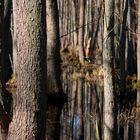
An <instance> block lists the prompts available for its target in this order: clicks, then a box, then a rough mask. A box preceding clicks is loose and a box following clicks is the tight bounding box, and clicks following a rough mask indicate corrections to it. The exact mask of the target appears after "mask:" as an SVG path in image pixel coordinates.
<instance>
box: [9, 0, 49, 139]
mask: <svg viewBox="0 0 140 140" xmlns="http://www.w3.org/2000/svg"><path fill="white" fill-rule="evenodd" d="M44 5H45V1H43V0H34V1H28V0H24V1H21V0H16V1H13V12H14V22H15V23H16V24H14V25H15V26H14V34H15V36H16V47H17V92H16V93H15V94H14V95H13V119H12V122H11V123H10V126H9V132H8V139H7V140H21V139H22V140H39V139H40V138H41V139H42V140H45V128H46V61H45V60H46V31H45V28H46V23H45V18H46V16H45V13H46V11H45V10H46V9H45V6H44Z"/></svg>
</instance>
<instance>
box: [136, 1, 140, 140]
mask: <svg viewBox="0 0 140 140" xmlns="http://www.w3.org/2000/svg"><path fill="white" fill-rule="evenodd" d="M139 12H140V2H139V1H138V43H137V80H138V81H140V36H139V33H140V14H139ZM137 107H138V108H139V107H140V89H138V91H137ZM139 138H140V122H139V121H138V120H137V122H136V140H138V139H139Z"/></svg>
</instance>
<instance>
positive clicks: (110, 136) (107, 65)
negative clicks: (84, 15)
mask: <svg viewBox="0 0 140 140" xmlns="http://www.w3.org/2000/svg"><path fill="white" fill-rule="evenodd" d="M104 7H105V15H104V39H105V40H104V48H103V68H104V114H103V115H104V124H103V129H104V132H103V138H104V140H114V139H115V133H116V131H115V119H116V114H115V100H114V96H115V90H114V79H113V78H114V77H113V49H114V1H113V0H105V5H104Z"/></svg>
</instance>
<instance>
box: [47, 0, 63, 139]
mask: <svg viewBox="0 0 140 140" xmlns="http://www.w3.org/2000/svg"><path fill="white" fill-rule="evenodd" d="M46 11H47V12H46V17H47V19H46V21H47V88H48V105H47V125H46V127H47V129H46V130H47V131H46V139H47V140H59V139H60V138H59V137H60V115H61V109H62V107H63V104H64V94H63V91H62V85H61V80H60V74H61V69H60V61H61V60H60V40H59V18H58V7H57V0H46Z"/></svg>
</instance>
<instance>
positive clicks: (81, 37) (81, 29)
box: [78, 0, 85, 64]
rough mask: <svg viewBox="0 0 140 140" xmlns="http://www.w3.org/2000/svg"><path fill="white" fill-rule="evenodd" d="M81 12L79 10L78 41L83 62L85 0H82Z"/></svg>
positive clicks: (80, 57) (81, 61)
mask: <svg viewBox="0 0 140 140" xmlns="http://www.w3.org/2000/svg"><path fill="white" fill-rule="evenodd" d="M79 3H80V12H79V42H78V47H79V49H78V51H79V61H80V63H81V64H83V63H84V56H85V54H84V20H85V18H84V13H85V12H84V10H85V7H84V0H80V1H79Z"/></svg>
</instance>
